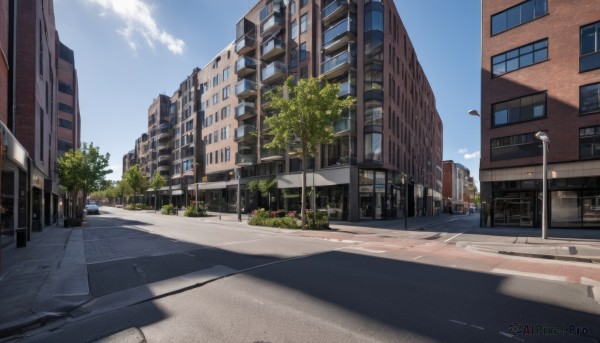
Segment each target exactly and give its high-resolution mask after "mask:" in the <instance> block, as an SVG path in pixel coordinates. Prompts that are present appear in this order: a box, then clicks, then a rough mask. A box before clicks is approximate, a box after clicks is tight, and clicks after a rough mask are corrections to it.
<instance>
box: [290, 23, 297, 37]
mask: <svg viewBox="0 0 600 343" xmlns="http://www.w3.org/2000/svg"><path fill="white" fill-rule="evenodd" d="M290 38H292V40H296V38H298V22H297V21H296V20H294V21H292V24H291V28H290Z"/></svg>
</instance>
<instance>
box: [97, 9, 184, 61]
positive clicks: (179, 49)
mask: <svg viewBox="0 0 600 343" xmlns="http://www.w3.org/2000/svg"><path fill="white" fill-rule="evenodd" d="M88 1H89V2H91V3H93V4H96V5H99V6H100V7H101V8H102V9H103V10H104V11H107V12H112V13H113V14H115V15H117V16H118V17H119V18H120V19H121V20H123V21H124V22H125V27H124V28H122V29H120V30H118V31H117V32H118V33H119V34H120V35H121V36H123V38H125V40H126V41H127V44H128V45H129V46H130V47H131V48H132V49H133V50H134V51H137V49H138V47H139V43H138V40H139V38H138V37H139V36H141V37H142V38H143V39H144V40H145V41H146V43H147V44H148V45H149V46H150V47H151V48H153V49H154V45H155V43H156V42H158V43H160V44H162V45H164V46H166V47H167V49H169V51H171V52H172V53H173V54H175V55H181V54H183V49H184V48H185V42H184V41H183V40H181V39H179V38H176V37H174V36H173V35H171V34H170V33H168V32H166V31H164V30H163V29H161V28H159V27H158V24H157V23H156V20H155V19H154V17H153V16H152V7H151V6H150V5H148V4H146V3H145V2H144V0H88ZM100 15H101V16H104V15H106V12H103V13H100Z"/></svg>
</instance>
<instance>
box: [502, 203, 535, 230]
mask: <svg viewBox="0 0 600 343" xmlns="http://www.w3.org/2000/svg"><path fill="white" fill-rule="evenodd" d="M494 225H498V226H527V227H530V226H532V225H533V207H532V205H531V201H529V200H524V199H515V198H499V199H495V200H494Z"/></svg>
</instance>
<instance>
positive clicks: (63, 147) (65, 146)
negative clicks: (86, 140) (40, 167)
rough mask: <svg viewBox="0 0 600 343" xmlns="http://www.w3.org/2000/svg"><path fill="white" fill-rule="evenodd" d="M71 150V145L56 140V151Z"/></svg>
mask: <svg viewBox="0 0 600 343" xmlns="http://www.w3.org/2000/svg"><path fill="white" fill-rule="evenodd" d="M71 149H73V144H71V143H69V142H67V141H63V140H62V139H59V140H58V150H60V151H69V150H71Z"/></svg>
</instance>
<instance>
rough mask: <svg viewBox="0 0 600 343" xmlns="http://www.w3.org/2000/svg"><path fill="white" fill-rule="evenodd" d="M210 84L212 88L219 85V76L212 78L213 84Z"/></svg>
mask: <svg viewBox="0 0 600 343" xmlns="http://www.w3.org/2000/svg"><path fill="white" fill-rule="evenodd" d="M212 84H213V87H216V86H218V85H219V74H217V75H215V76H213V82H212Z"/></svg>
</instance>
